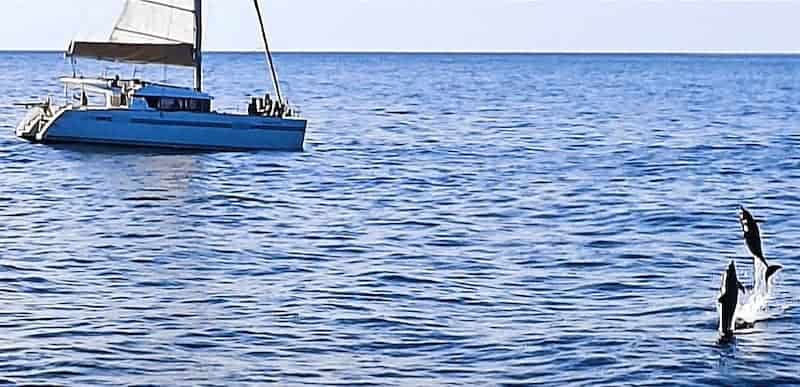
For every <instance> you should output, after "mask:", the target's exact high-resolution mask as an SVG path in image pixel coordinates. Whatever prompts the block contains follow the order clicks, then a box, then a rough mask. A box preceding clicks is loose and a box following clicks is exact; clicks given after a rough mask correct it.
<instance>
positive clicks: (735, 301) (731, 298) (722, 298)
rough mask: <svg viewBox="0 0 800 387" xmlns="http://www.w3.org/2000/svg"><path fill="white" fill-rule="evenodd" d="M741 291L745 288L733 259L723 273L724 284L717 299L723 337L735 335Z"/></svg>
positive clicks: (720, 331)
mask: <svg viewBox="0 0 800 387" xmlns="http://www.w3.org/2000/svg"><path fill="white" fill-rule="evenodd" d="M739 291H742V292H745V289H744V286H742V284H741V282H739V278H738V277H737V275H736V263H734V262H733V261H731V263H730V264H729V265H728V270H727V271H725V272H723V273H722V284H721V286H720V289H719V293H720V294H719V299H718V300H717V301H718V302H719V307H718V310H719V333H720V334H721V335H722V337H723V338H731V337H733V330H734V329H735V324H736V308H737V307H738V306H739Z"/></svg>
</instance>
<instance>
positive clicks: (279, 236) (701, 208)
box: [0, 53, 800, 386]
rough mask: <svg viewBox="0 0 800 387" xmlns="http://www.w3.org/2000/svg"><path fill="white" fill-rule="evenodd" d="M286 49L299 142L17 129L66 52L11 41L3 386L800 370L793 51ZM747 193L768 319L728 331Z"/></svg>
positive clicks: (247, 90)
mask: <svg viewBox="0 0 800 387" xmlns="http://www.w3.org/2000/svg"><path fill="white" fill-rule="evenodd" d="M277 59H278V66H279V71H280V72H281V76H282V80H284V82H285V91H286V93H287V94H288V95H289V97H290V99H291V100H292V102H294V103H295V104H296V105H298V106H299V107H300V108H301V110H302V112H303V114H304V115H305V116H307V118H309V120H310V124H309V132H308V143H307V146H306V151H305V152H303V153H269V152H266V153H171V152H158V151H151V150H130V149H109V148H93V147H88V148H87V147H50V146H41V145H35V144H29V143H26V142H24V141H20V140H18V139H16V138H14V137H13V133H12V132H13V126H14V125H15V124H16V123H17V121H18V120H19V119H20V118H21V117H22V116H23V115H24V112H23V111H20V110H19V109H17V108H14V107H12V106H11V104H12V103H13V102H17V101H20V100H28V99H31V98H35V97H40V96H41V95H43V94H50V95H54V96H58V95H61V94H62V89H61V88H60V86H59V85H58V84H57V83H56V82H55V81H54V79H55V77H56V76H58V75H62V74H69V73H70V72H71V69H70V67H69V66H68V64H66V63H65V62H64V61H63V60H62V59H61V57H60V55H58V54H26V53H6V54H2V55H0V90H2V93H0V119H1V120H2V121H0V124H1V125H2V129H3V130H2V131H1V132H0V178H2V182H3V184H2V185H0V326H2V329H3V331H2V332H3V334H2V335H0V384H2V383H3V382H4V381H8V382H16V383H20V384H22V383H29V384H36V383H39V384H58V385H92V386H100V385H108V386H119V385H185V386H189V385H230V386H233V385H269V384H279V385H348V386H351V385H398V386H408V385H413V386H416V385H469V386H475V385H500V384H503V385H531V384H534V383H541V384H546V385H591V386H602V385H645V384H646V385H675V384H680V385H735V384H741V385H746V384H759V385H777V384H785V385H792V384H800V377H799V376H798V372H797V359H798V357H800V333H799V332H798V329H797V327H798V324H797V319H798V310H797V308H795V307H794V306H795V305H796V297H797V294H798V293H799V291H800V283H798V277H797V275H796V273H797V271H796V269H795V268H796V267H798V259H797V252H798V251H800V248H799V247H800V244H799V243H800V242H798V241H800V217H798V215H797V209H798V208H800V196H799V195H798V192H797V187H798V185H799V183H800V168H798V167H800V152H798V149H799V148H798V147H799V146H800V134H798V123H800V110H798V109H799V108H800V76H799V75H800V59H798V58H796V57H782V56H776V57H744V56H742V57H739V56H723V57H713V56H712V57H705V56H558V55H550V56H548V55H545V56H524V55H508V56H502V55H500V56H498V55H377V54H376V55H327V54H317V55H311V54H303V55H300V54H294V55H279V56H278V58H277ZM207 61H208V69H207V81H208V89H209V90H210V91H211V92H212V93H214V94H215V95H216V96H217V99H216V100H215V103H216V105H217V106H218V107H219V108H221V109H225V110H237V109H238V110H242V109H244V107H245V102H246V99H247V97H248V96H250V95H253V94H261V93H264V92H265V91H266V85H268V84H267V83H266V82H265V81H264V75H265V71H266V70H265V68H264V67H263V63H262V56H261V55H259V54H252V55H238V54H210V55H208V58H207ZM120 69H121V70H122V71H123V72H124V74H123V75H125V74H128V75H129V74H131V73H132V70H131V69H130V68H120ZM102 70H103V68H102V67H99V65H96V64H88V65H86V67H83V71H84V72H85V73H87V74H92V73H98V72H101V71H102ZM186 75H188V74H182V73H177V72H175V71H170V72H168V73H167V77H170V78H171V79H172V80H177V81H188V79H187V78H186ZM153 76H155V77H156V79H160V78H161V77H163V72H162V70H161V69H156V70H153ZM187 84H188V82H187ZM739 204H745V205H747V206H748V207H749V208H751V209H752V210H753V211H754V212H755V213H756V214H758V216H759V217H764V218H766V219H768V227H767V226H765V245H766V246H767V251H768V256H769V257H770V259H774V260H775V261H776V262H780V263H781V264H783V265H784V266H785V269H784V271H783V272H782V273H781V274H780V277H781V278H780V279H779V282H778V284H777V286H776V287H775V290H774V294H773V298H772V301H771V304H772V305H774V306H775V307H776V308H777V310H779V311H780V313H777V314H775V315H774V316H772V317H771V318H770V319H768V320H767V321H762V322H759V323H757V324H756V325H755V327H754V328H753V329H752V330H750V331H748V332H747V334H743V335H741V336H739V337H738V338H737V339H736V340H735V341H734V342H733V343H731V344H728V345H720V344H719V343H718V340H717V338H718V333H717V315H716V312H715V302H716V297H717V295H718V289H719V274H720V273H721V272H722V271H723V270H724V269H725V267H726V266H727V263H728V262H729V259H731V258H735V259H737V261H738V262H737V263H739V265H737V266H738V267H740V268H742V270H741V271H742V272H743V273H742V274H743V275H744V276H747V275H748V274H747V273H748V272H749V271H750V269H748V268H749V267H750V266H749V262H750V258H748V256H747V253H746V250H745V248H744V245H743V243H742V241H741V235H740V234H741V232H740V229H739V224H738V219H737V211H738V205H739Z"/></svg>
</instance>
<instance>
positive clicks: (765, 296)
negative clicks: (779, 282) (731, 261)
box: [736, 260, 779, 325]
mask: <svg viewBox="0 0 800 387" xmlns="http://www.w3.org/2000/svg"><path fill="white" fill-rule="evenodd" d="M766 272H767V266H766V265H764V264H763V263H762V262H761V261H759V260H756V261H755V263H754V265H753V287H752V288H751V289H748V291H747V292H745V296H744V297H742V298H741V299H740V303H739V307H738V308H737V312H736V320H737V324H743V325H752V324H755V323H756V322H758V321H764V320H768V319H770V318H772V317H773V316H774V315H775V313H776V312H779V311H777V310H774V309H773V308H770V305H769V302H770V300H771V299H772V292H773V289H775V277H774V276H773V277H772V278H770V279H769V281H767V279H766Z"/></svg>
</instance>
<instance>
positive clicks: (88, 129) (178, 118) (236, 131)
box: [38, 109, 307, 151]
mask: <svg viewBox="0 0 800 387" xmlns="http://www.w3.org/2000/svg"><path fill="white" fill-rule="evenodd" d="M306 125H307V122H306V121H305V120H302V119H283V118H272V117H261V116H247V115H234V114H221V113H192V112H158V111H132V110H127V109H118V110H107V109H102V110H100V109H98V110H93V109H89V110H85V109H80V110H79V109H70V110H66V111H64V112H63V113H61V114H59V115H58V116H56V117H55V118H54V119H53V121H52V122H51V123H50V124H49V125H48V127H47V128H46V130H45V131H44V133H43V136H41V138H39V139H38V140H39V141H41V142H44V143H47V142H58V143H94V144H114V145H128V146H152V147H168V148H178V149H218V150H283V151H302V150H303V142H304V141H305V131H306Z"/></svg>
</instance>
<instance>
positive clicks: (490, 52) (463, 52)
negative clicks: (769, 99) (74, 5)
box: [0, 48, 800, 56]
mask: <svg viewBox="0 0 800 387" xmlns="http://www.w3.org/2000/svg"><path fill="white" fill-rule="evenodd" d="M65 52H66V50H63V49H3V48H0V53H45V54H47V53H52V54H56V53H65ZM203 52H204V53H209V54H263V53H264V51H263V50H207V51H203ZM273 53H275V54H432V55H441V54H445V55H447V54H450V55H775V56H794V55H800V50H797V51H730V50H719V51H714V50H709V51H678V50H674V51H669V50H665V51H658V50H646V51H620V50H608V51H602V50H600V51H535V50H277V51H273Z"/></svg>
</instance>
